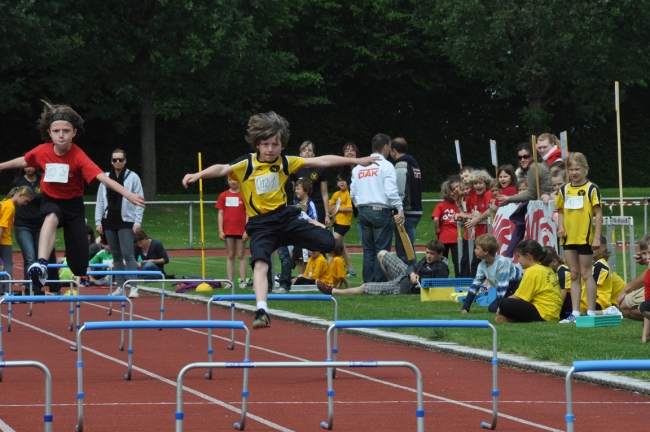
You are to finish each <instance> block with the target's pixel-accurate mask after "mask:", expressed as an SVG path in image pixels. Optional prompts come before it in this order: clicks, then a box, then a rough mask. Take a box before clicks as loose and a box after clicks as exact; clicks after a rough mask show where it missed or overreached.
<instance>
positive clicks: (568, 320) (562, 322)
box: [560, 314, 576, 324]
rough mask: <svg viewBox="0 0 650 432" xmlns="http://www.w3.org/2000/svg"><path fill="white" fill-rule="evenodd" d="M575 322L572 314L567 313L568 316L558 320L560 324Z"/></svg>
mask: <svg viewBox="0 0 650 432" xmlns="http://www.w3.org/2000/svg"><path fill="white" fill-rule="evenodd" d="M575 323H576V317H575V316H573V314H571V315H569V316H568V317H566V318H564V319H563V320H562V321H560V324H575Z"/></svg>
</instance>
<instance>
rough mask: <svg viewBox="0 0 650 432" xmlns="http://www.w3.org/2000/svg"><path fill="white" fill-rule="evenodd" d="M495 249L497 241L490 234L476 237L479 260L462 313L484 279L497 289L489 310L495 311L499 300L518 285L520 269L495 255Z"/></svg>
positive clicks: (467, 308)
mask: <svg viewBox="0 0 650 432" xmlns="http://www.w3.org/2000/svg"><path fill="white" fill-rule="evenodd" d="M497 250H499V242H498V241H497V238H496V237H494V236H493V235H492V234H483V235H482V236H480V237H479V238H477V239H476V242H475V243H474V253H475V254H476V256H477V257H478V259H480V260H481V262H480V263H479V265H478V268H477V270H476V277H475V278H474V281H473V282H472V285H471V286H470V288H469V292H468V293H467V297H466V298H465V303H463V308H462V310H461V312H462V313H467V312H469V309H470V307H471V306H472V302H474V298H475V297H476V294H478V292H479V290H480V288H481V286H482V285H483V283H484V282H485V281H486V280H487V281H489V282H490V285H491V286H493V287H495V288H496V289H497V299H496V300H495V301H494V303H493V304H491V305H490V306H489V308H488V310H489V311H490V312H496V310H497V307H498V305H499V303H500V302H501V300H503V299H504V298H505V297H508V296H509V295H511V294H512V293H513V292H515V290H516V289H517V287H518V286H519V282H520V281H521V276H522V273H521V270H520V269H519V267H517V266H516V265H514V264H513V263H512V262H511V261H510V260H509V259H508V258H505V257H502V256H501V255H497Z"/></svg>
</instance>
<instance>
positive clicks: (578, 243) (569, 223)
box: [555, 152, 603, 324]
mask: <svg viewBox="0 0 650 432" xmlns="http://www.w3.org/2000/svg"><path fill="white" fill-rule="evenodd" d="M567 170H568V171H569V180H570V183H567V184H565V185H564V186H562V187H561V188H560V190H559V191H558V194H557V200H555V206H556V207H557V208H558V227H557V236H558V237H559V238H560V242H561V244H562V246H563V247H564V258H565V259H566V262H567V264H568V265H569V270H570V271H571V286H572V287H574V291H575V292H574V293H573V295H572V296H571V302H572V307H573V311H572V312H571V316H569V317H568V318H566V319H565V320H562V323H563V324H566V323H575V318H576V317H578V316H580V297H581V293H582V288H581V284H580V279H582V280H583V281H584V283H585V287H586V290H587V306H588V307H587V315H595V311H596V283H595V281H594V279H593V277H592V275H591V264H592V262H593V250H594V249H598V248H599V247H600V233H601V227H602V223H603V213H602V209H601V198H600V191H599V190H598V186H596V185H595V184H593V183H591V182H590V181H589V180H587V174H588V172H589V165H588V164H587V158H585V156H584V155H583V154H582V153H577V152H575V153H572V154H571V156H569V160H568V162H567ZM594 217H595V218H596V224H595V226H594V224H593V222H592V220H593V218H594Z"/></svg>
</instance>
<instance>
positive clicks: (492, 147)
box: [490, 140, 499, 177]
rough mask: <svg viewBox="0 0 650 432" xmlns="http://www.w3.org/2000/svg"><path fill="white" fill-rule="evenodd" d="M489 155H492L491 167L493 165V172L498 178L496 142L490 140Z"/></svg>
mask: <svg viewBox="0 0 650 432" xmlns="http://www.w3.org/2000/svg"><path fill="white" fill-rule="evenodd" d="M490 153H491V155H492V165H494V172H495V173H496V176H497V177H499V159H498V158H497V142H496V141H494V140H490Z"/></svg>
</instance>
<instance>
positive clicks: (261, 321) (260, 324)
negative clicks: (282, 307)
mask: <svg viewBox="0 0 650 432" xmlns="http://www.w3.org/2000/svg"><path fill="white" fill-rule="evenodd" d="M265 327H271V317H270V316H269V314H268V313H266V311H265V310H264V309H258V310H257V312H255V319H254V320H253V328H254V329H260V328H265Z"/></svg>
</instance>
